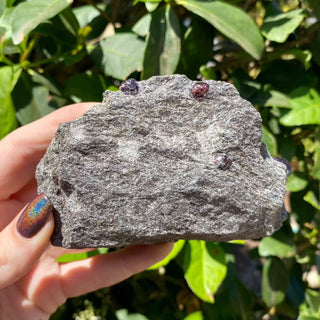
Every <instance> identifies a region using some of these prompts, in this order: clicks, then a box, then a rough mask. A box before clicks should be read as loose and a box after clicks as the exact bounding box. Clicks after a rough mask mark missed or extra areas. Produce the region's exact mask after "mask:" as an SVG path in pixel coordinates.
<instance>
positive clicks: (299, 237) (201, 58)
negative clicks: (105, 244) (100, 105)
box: [0, 0, 320, 320]
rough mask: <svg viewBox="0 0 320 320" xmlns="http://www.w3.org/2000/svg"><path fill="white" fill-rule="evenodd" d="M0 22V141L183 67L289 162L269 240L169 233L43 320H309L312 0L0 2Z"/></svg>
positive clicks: (315, 89)
mask: <svg viewBox="0 0 320 320" xmlns="http://www.w3.org/2000/svg"><path fill="white" fill-rule="evenodd" d="M0 16H1V18H0V37H1V42H0V138H2V137H4V136H5V135H6V134H8V133H9V132H10V131H12V130H14V129H15V128H17V127H18V126H19V125H24V124H26V123H29V122H31V121H33V120H35V119H37V118H40V117H42V116H43V115H45V114H47V113H49V112H51V111H53V110H54V109H56V108H59V107H61V106H63V105H66V104H69V103H73V102H82V101H101V98H102V92H103V91H104V90H106V89H109V90H117V89H118V86H119V84H120V83H121V81H122V80H124V79H127V78H129V77H131V78H136V79H147V78H149V77H150V76H153V75H164V74H172V73H183V74H186V75H187V76H188V77H189V78H191V79H214V80H224V81H228V82H231V83H233V84H234V85H235V86H236V87H237V89H238V90H239V91H240V94H241V96H242V97H243V98H245V99H248V100H249V101H251V102H252V104H253V105H254V106H255V107H256V108H257V110H258V111H259V112H260V113H261V116H262V119H263V128H262V130H263V141H264V142H265V143H266V145H267V146H268V148H269V150H270V153H271V154H272V155H273V156H282V157H285V158H286V159H288V160H289V161H290V163H291V166H292V169H293V173H292V175H291V176H290V177H289V179H288V182H287V189H288V191H289V196H288V199H287V206H288V208H289V210H290V219H288V220H287V221H286V222H285V223H284V225H283V227H282V228H281V230H279V231H278V232H277V233H276V234H275V235H274V236H272V237H269V238H264V239H261V240H260V241H258V240H257V241H245V242H243V241H238V242H235V243H220V244H218V243H206V242H202V241H186V242H184V241H179V242H177V243H176V245H175V249H174V251H173V253H172V254H171V255H170V256H169V257H168V258H167V259H166V260H165V261H163V262H162V263H160V264H159V265H157V266H155V267H153V268H152V269H151V270H148V271H146V272H143V273H140V274H138V275H136V276H134V277H132V278H130V279H129V280H127V281H125V282H123V283H121V284H119V285H116V286H114V287H112V288H107V289H103V290H100V291H97V292H94V293H92V294H88V295H86V296H84V297H80V298H76V299H70V300H68V301H67V303H66V304H65V305H64V306H62V307H61V308H59V309H58V310H57V312H56V313H55V314H54V315H53V316H52V318H51V319H52V320H57V319H72V318H76V319H118V320H129V319H130V320H145V319H151V320H153V319H155V320H157V319H159V320H160V319H185V320H200V319H219V320H223V319H242V320H244V319H265V320H267V319H297V318H298V319H299V320H315V319H320V292H319V283H320V278H319V273H320V248H319V238H320V233H319V232H320V230H319V218H320V202H319V179H320V139H319V138H320V129H319V124H320V93H319V92H320V91H319V89H320V88H319V75H320V73H319V67H320V51H319V49H320V35H319V27H320V22H319V18H320V1H319V0H278V1H276V0H273V1H270V0H225V1H218V0H216V1H200V0H197V1H196V0H190V1H189V0H175V1H169V0H166V1H161V0H159V1H158V0H150V1H139V0H135V1H133V2H132V1H120V0H106V1H93V0H82V1H80V0H79V1H76V0H74V1H72V0H29V1H23V0H0ZM105 252H106V249H100V250H97V251H95V252H94V253H95V254H99V253H100V254H101V253H102V254H103V253H105ZM85 257H87V255H86V254H80V255H67V256H64V257H61V258H60V262H61V263H62V262H63V261H65V262H66V261H70V260H74V259H82V258H85ZM79 281H81V279H79Z"/></svg>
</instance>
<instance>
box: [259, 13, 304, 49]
mask: <svg viewBox="0 0 320 320" xmlns="http://www.w3.org/2000/svg"><path fill="white" fill-rule="evenodd" d="M304 17H305V13H304V10H303V9H296V10H292V11H289V12H286V13H281V14H277V15H275V16H270V17H267V18H266V19H265V20H264V23H263V26H262V27H261V32H262V34H263V35H264V36H265V37H266V38H267V39H268V40H271V41H276V42H280V43H283V42H285V41H286V40H287V38H288V37H289V35H290V33H292V32H293V31H294V30H295V29H296V28H297V27H298V26H299V25H300V23H301V21H302V20H303V19H304Z"/></svg>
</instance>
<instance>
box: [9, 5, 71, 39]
mask: <svg viewBox="0 0 320 320" xmlns="http://www.w3.org/2000/svg"><path fill="white" fill-rule="evenodd" d="M72 2H73V0H31V1H27V2H21V3H20V4H18V5H17V6H16V7H15V8H14V11H13V13H12V18H11V28H12V40H13V43H14V44H19V43H20V42H22V41H23V40H24V38H25V36H26V35H27V34H28V33H29V32H30V31H32V30H33V29H34V28H35V27H36V26H38V25H39V24H40V23H42V22H44V21H46V20H47V19H50V18H52V17H54V16H55V15H56V14H58V13H59V12H61V11H62V10H63V9H65V8H66V7H68V6H69V5H70V4H71V3H72ZM26 13H27V14H26Z"/></svg>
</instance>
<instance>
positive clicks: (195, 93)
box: [190, 82, 209, 99]
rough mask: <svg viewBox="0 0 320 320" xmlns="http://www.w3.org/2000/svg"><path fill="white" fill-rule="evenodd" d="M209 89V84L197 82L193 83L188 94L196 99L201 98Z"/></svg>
mask: <svg viewBox="0 0 320 320" xmlns="http://www.w3.org/2000/svg"><path fill="white" fill-rule="evenodd" d="M208 91H209V85H208V84H207V83H205V82H197V83H195V84H194V86H193V88H192V90H191V92H190V94H191V97H193V98H195V99H198V98H203V97H204V96H205V95H206V94H207V92H208Z"/></svg>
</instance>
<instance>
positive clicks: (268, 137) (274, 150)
mask: <svg viewBox="0 0 320 320" xmlns="http://www.w3.org/2000/svg"><path fill="white" fill-rule="evenodd" d="M261 141H262V142H263V143H264V144H265V145H266V146H267V149H268V151H269V153H270V155H272V156H273V157H275V156H276V155H277V154H278V145H277V139H276V138H275V136H274V135H273V134H272V133H271V132H270V131H269V130H268V129H267V128H266V127H265V126H262V139H261Z"/></svg>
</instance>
